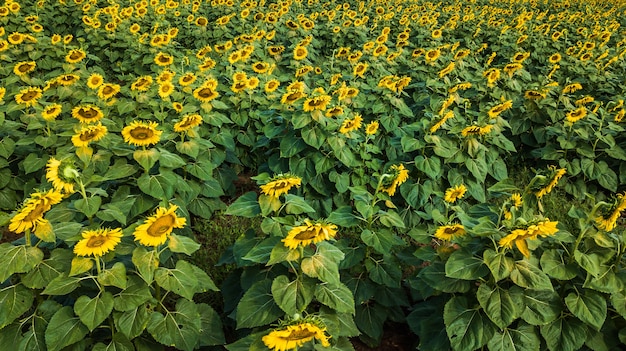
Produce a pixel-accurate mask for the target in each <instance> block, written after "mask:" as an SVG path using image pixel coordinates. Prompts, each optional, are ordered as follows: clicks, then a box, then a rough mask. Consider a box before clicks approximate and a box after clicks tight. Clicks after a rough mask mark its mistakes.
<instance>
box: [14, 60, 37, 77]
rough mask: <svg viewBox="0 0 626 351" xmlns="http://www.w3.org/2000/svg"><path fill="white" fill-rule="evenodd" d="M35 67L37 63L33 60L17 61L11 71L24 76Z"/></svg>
mask: <svg viewBox="0 0 626 351" xmlns="http://www.w3.org/2000/svg"><path fill="white" fill-rule="evenodd" d="M35 67H37V64H36V63H35V61H22V62H18V63H16V64H15V66H13V73H15V74H16V75H18V76H25V75H27V74H28V73H30V72H32V71H34V70H35Z"/></svg>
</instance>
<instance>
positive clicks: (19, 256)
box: [0, 243, 43, 282]
mask: <svg viewBox="0 0 626 351" xmlns="http://www.w3.org/2000/svg"><path fill="white" fill-rule="evenodd" d="M42 260H43V252H42V251H41V250H40V249H39V248H36V247H27V246H25V245H21V246H13V245H11V244H9V243H4V244H0V282H3V281H5V280H7V278H9V277H10V276H12V275H13V274H15V273H28V272H29V271H30V270H31V269H33V268H35V266H37V264H39V262H41V261H42Z"/></svg>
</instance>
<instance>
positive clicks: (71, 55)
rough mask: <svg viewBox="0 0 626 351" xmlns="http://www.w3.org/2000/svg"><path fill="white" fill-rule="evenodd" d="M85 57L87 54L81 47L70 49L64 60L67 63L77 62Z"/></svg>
mask: <svg viewBox="0 0 626 351" xmlns="http://www.w3.org/2000/svg"><path fill="white" fill-rule="evenodd" d="M85 57H87V54H86V53H85V51H83V50H82V49H72V50H70V51H69V52H68V53H67V55H66V56H65V61H66V62H68V63H78V62H80V61H82V60H83V59H84V58H85Z"/></svg>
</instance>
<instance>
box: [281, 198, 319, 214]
mask: <svg viewBox="0 0 626 351" xmlns="http://www.w3.org/2000/svg"><path fill="white" fill-rule="evenodd" d="M285 212H286V213H287V214H302V213H313V212H315V209H314V208H313V207H311V206H310V205H309V204H308V203H307V202H306V201H305V200H304V198H302V197H300V196H296V195H292V194H286V195H285Z"/></svg>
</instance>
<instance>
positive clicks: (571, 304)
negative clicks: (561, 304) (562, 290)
mask: <svg viewBox="0 0 626 351" xmlns="http://www.w3.org/2000/svg"><path fill="white" fill-rule="evenodd" d="M565 305H566V306H567V308H568V309H569V310H570V312H572V313H573V314H574V316H576V317H577V318H578V319H580V320H581V321H583V322H585V323H587V324H588V325H590V326H591V327H593V328H594V329H595V330H596V331H600V328H602V325H603V324H604V321H605V320H606V313H607V312H606V311H607V310H606V299H605V298H604V296H603V295H601V294H600V293H598V292H595V291H593V290H589V289H582V293H580V292H579V291H575V292H571V293H569V294H568V295H567V296H566V297H565Z"/></svg>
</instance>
